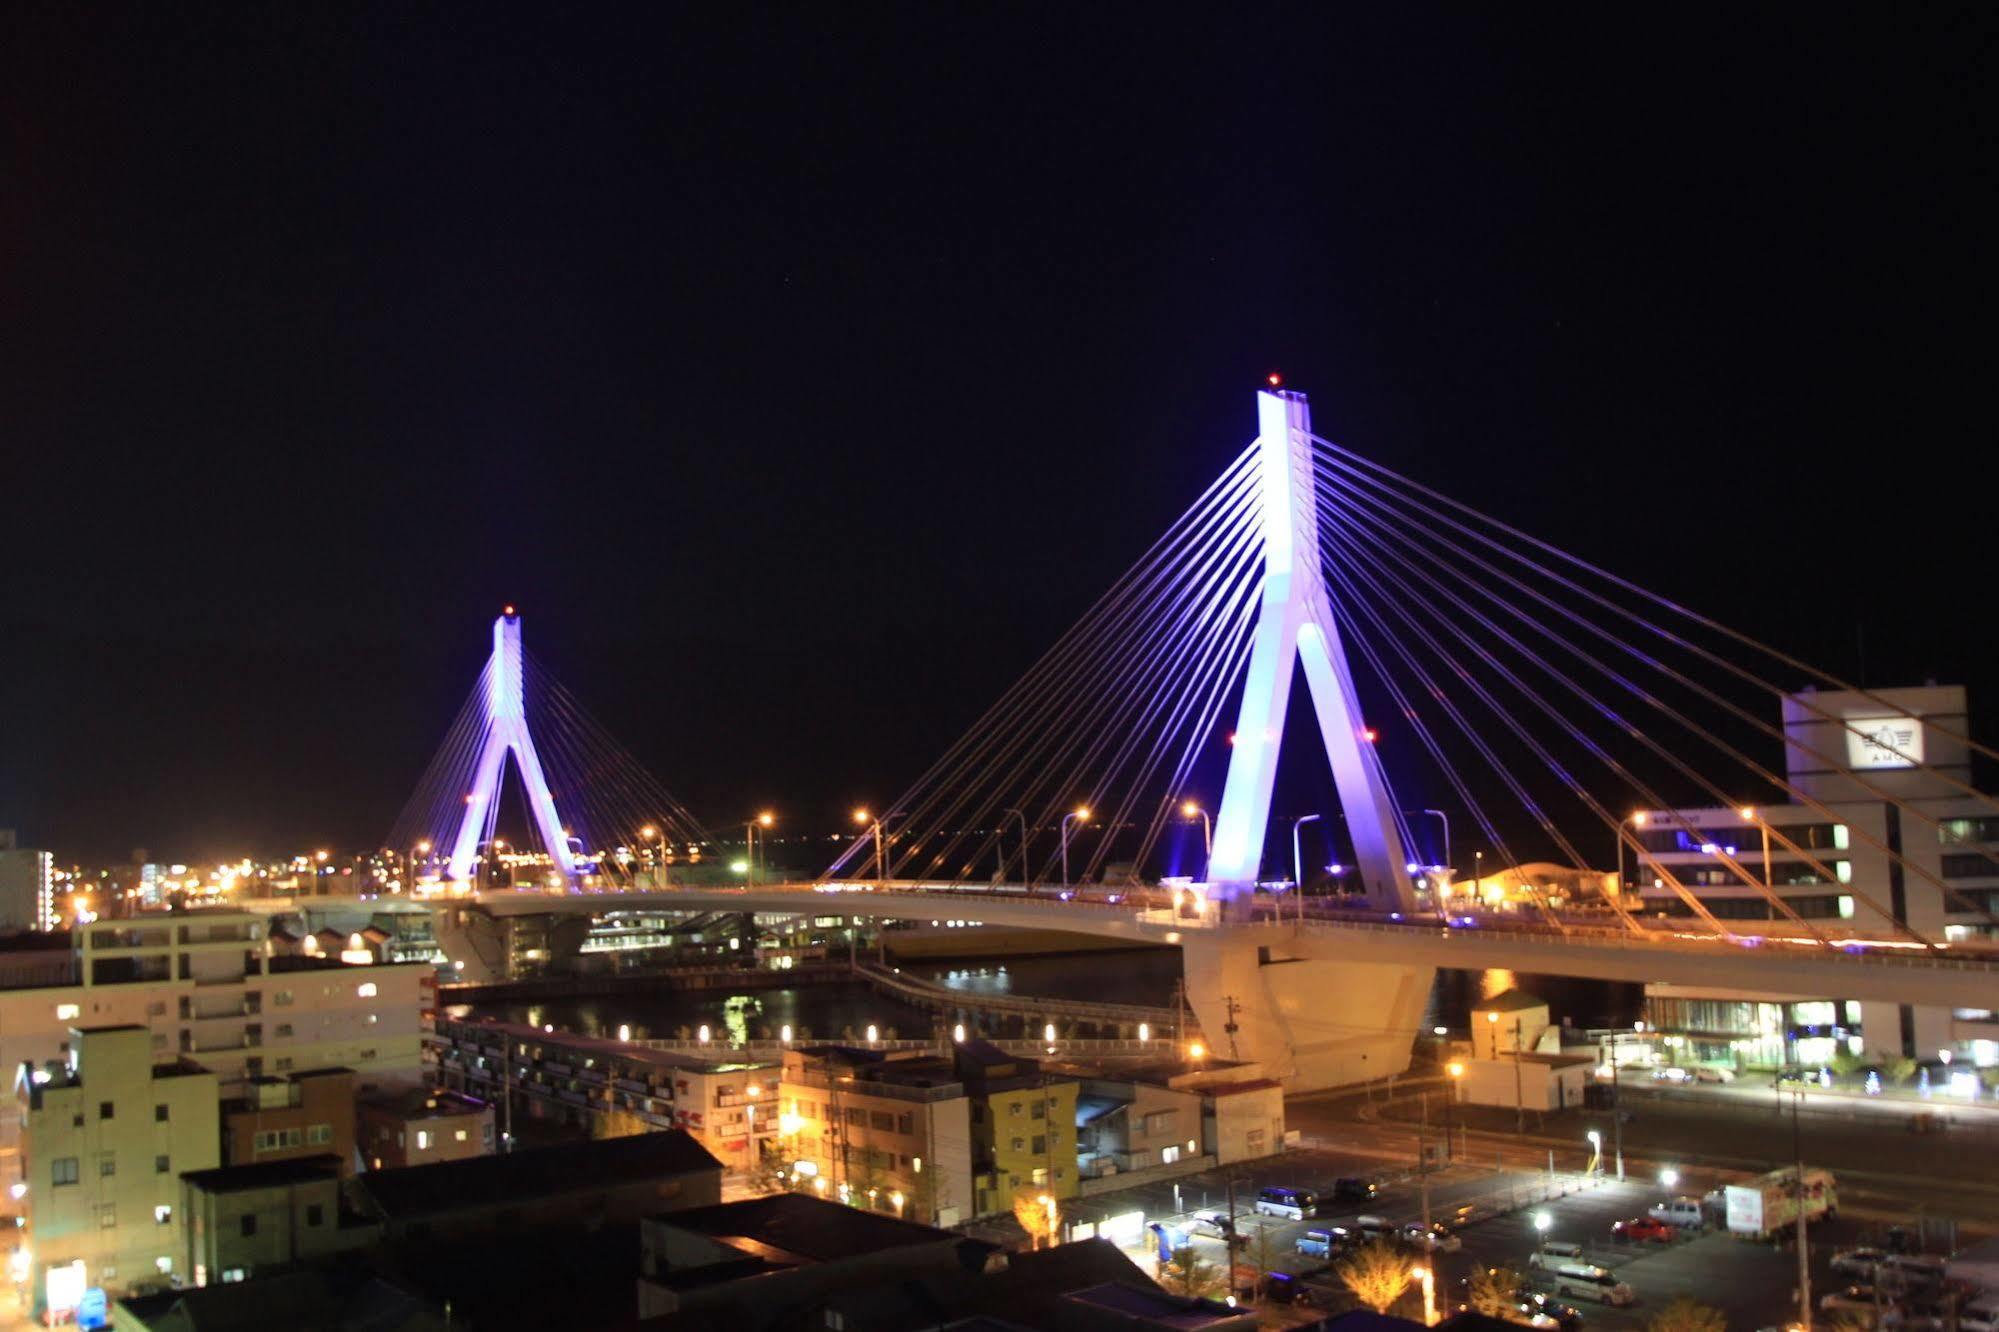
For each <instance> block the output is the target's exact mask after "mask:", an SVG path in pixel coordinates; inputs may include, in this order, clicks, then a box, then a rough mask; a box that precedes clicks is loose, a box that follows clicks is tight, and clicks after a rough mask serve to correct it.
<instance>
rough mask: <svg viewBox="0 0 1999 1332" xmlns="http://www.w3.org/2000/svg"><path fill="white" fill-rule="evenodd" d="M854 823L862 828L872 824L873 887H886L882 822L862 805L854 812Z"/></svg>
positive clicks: (885, 859) (886, 877)
mask: <svg viewBox="0 0 1999 1332" xmlns="http://www.w3.org/2000/svg"><path fill="white" fill-rule="evenodd" d="M854 822H855V823H858V824H860V825H861V826H862V827H867V826H868V825H869V823H870V822H872V823H873V825H874V835H875V886H876V887H877V888H886V887H888V858H887V857H886V856H885V855H884V854H883V853H882V821H881V820H880V819H877V818H875V817H874V815H872V814H870V813H868V808H867V806H866V805H863V806H861V807H860V808H859V809H856V810H855V811H854Z"/></svg>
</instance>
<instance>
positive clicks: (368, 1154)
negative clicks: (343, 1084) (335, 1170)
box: [356, 1087, 494, 1170]
mask: <svg viewBox="0 0 1999 1332" xmlns="http://www.w3.org/2000/svg"><path fill="white" fill-rule="evenodd" d="M356 1114H357V1115H358V1117H359V1120H360V1141H361V1155H362V1156H363V1157H364V1158H365V1159H366V1160H367V1162H368V1168H369V1169H370V1170H394V1169H397V1168H399V1167H402V1166H415V1165H431V1164H433V1163H435V1162H438V1161H462V1160H464V1159H466V1158H467V1157H472V1156H490V1155H492V1153H493V1147H494V1139H493V1107H492V1106H491V1105H490V1104H488V1103H487V1102H485V1101H482V1100H480V1099H479V1098H478V1097H476V1096H467V1095H466V1094H465V1093H463V1092H455V1091H447V1090H444V1089H442V1088H439V1089H437V1090H431V1091H426V1090H424V1089H423V1088H421V1087H412V1088H409V1089H407V1090H404V1091H399V1092H393V1093H389V1094H386V1095H378V1096H369V1097H364V1098H363V1099H362V1101H361V1103H360V1105H359V1107H358V1108H357V1110H356Z"/></svg>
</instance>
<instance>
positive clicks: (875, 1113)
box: [868, 1110, 895, 1133]
mask: <svg viewBox="0 0 1999 1332" xmlns="http://www.w3.org/2000/svg"><path fill="white" fill-rule="evenodd" d="M868 1125H869V1127H871V1128H877V1129H880V1130H881V1131H882V1132H883V1133H893V1132H895V1116H894V1115H892V1114H890V1113H889V1112H888V1111H886V1110H871V1111H869V1112H868Z"/></svg>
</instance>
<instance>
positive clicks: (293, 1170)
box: [181, 1155, 340, 1193]
mask: <svg viewBox="0 0 1999 1332" xmlns="http://www.w3.org/2000/svg"><path fill="white" fill-rule="evenodd" d="M338 1178H340V1158H339V1157H337V1156H332V1155H324V1156H299V1157H293V1158H292V1159H290V1160H286V1161H258V1162H256V1163H254V1164H251V1165H232V1166H217V1167H216V1168H214V1169H213V1170H188V1171H184V1172H182V1174H181V1179H183V1180H185V1181H186V1182H187V1183H189V1184H192V1185H194V1187H196V1188H198V1189H200V1190H201V1191H202V1192H204V1193H241V1192H244V1191H245V1190H249V1189H274V1188H278V1187H279V1186H281V1185H285V1184H303V1183H307V1182H310V1181H312V1180H316V1179H338Z"/></svg>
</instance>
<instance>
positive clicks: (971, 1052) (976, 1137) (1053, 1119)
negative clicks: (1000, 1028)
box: [952, 1040, 1082, 1216]
mask: <svg viewBox="0 0 1999 1332" xmlns="http://www.w3.org/2000/svg"><path fill="white" fill-rule="evenodd" d="M952 1054H953V1058H954V1061H955V1063H956V1065H957V1070H958V1075H959V1077H960V1078H961V1079H963V1081H964V1083H965V1091H966V1093H967V1094H968V1095H969V1096H970V1097H971V1099H972V1115H971V1119H972V1171H973V1178H972V1198H973V1207H974V1209H975V1214H976V1215H980V1216H985V1215H989V1214H991V1213H994V1212H1007V1211H1011V1210H1012V1209H1013V1205H1014V1199H1015V1197H1016V1196H1017V1195H1020V1194H1026V1195H1027V1196H1029V1197H1038V1196H1040V1195H1042V1194H1047V1195H1048V1196H1049V1197H1052V1198H1055V1199H1056V1200H1058V1201H1059V1200H1061V1199H1063V1198H1073V1197H1075V1196H1076V1194H1077V1191H1078V1188H1079V1177H1078V1171H1077V1167H1076V1098H1077V1096H1078V1094H1079V1093H1080V1092H1081V1090H1082V1085H1081V1082H1080V1080H1079V1079H1078V1078H1077V1077H1076V1076H1075V1075H1073V1074H1066V1073H1050V1072H1045V1071H1044V1070H1043V1069H1042V1067H1041V1065H1040V1063H1039V1062H1038V1061H1037V1060H1034V1059H1029V1058H1027V1057H1025V1056H1022V1055H1010V1054H1008V1053H1007V1052H1006V1051H1004V1050H1002V1049H1000V1048H999V1047H998V1046H996V1045H991V1044H989V1043H987V1042H985V1041H978V1040H968V1041H961V1042H959V1043H958V1044H957V1045H956V1046H955V1047H954V1049H953V1051H952Z"/></svg>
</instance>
